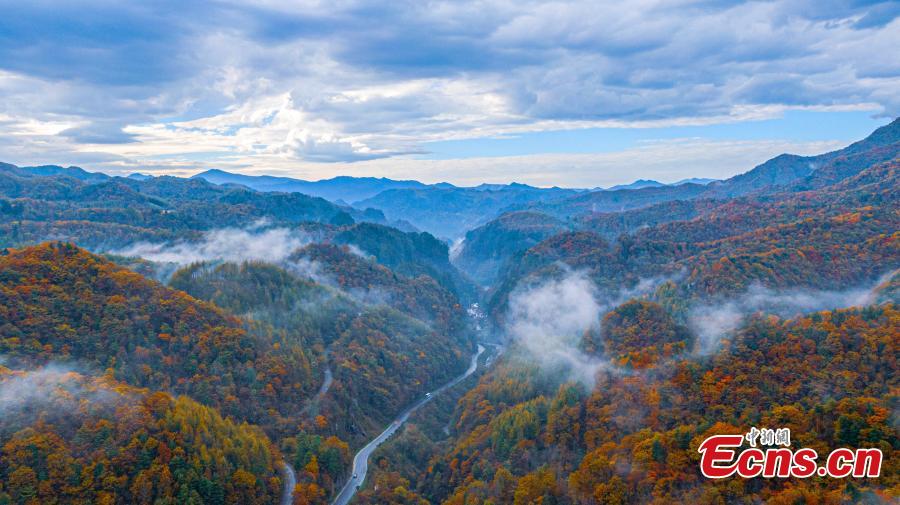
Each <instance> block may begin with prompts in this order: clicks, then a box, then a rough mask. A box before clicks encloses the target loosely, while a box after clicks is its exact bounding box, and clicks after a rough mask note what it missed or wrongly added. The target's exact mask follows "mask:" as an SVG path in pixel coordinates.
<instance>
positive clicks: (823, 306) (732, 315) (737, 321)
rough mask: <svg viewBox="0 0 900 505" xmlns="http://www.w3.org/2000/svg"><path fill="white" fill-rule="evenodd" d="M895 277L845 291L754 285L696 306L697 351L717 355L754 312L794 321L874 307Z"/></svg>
mask: <svg viewBox="0 0 900 505" xmlns="http://www.w3.org/2000/svg"><path fill="white" fill-rule="evenodd" d="M895 273H896V272H891V273H889V274H887V275H885V276H883V277H881V278H880V279H879V280H878V281H877V282H876V283H875V284H873V285H871V286H864V287H858V288H852V289H847V290H843V291H820V290H809V289H788V290H773V289H770V288H767V287H764V286H762V285H759V284H754V285H752V286H750V288H749V289H748V290H747V291H746V292H744V293H743V294H741V295H738V296H736V297H734V298H732V299H728V300H721V301H719V302H716V303H709V304H700V305H697V306H694V307H692V308H691V310H690V312H689V314H688V322H689V326H690V327H691V330H692V331H693V332H694V333H695V334H696V335H697V340H696V347H695V349H694V351H695V352H696V353H698V354H701V355H704V354H710V353H712V352H714V351H716V350H717V349H718V347H719V342H720V341H721V339H722V338H724V337H726V336H728V335H730V334H733V333H734V332H735V331H736V330H737V329H738V328H740V327H741V325H742V324H743V323H744V321H745V319H746V318H747V316H749V315H750V314H753V313H755V312H763V313H767V314H776V315H779V316H781V317H792V316H794V315H797V314H803V313H808V312H815V311H819V310H831V309H842V308H847V307H865V306H867V305H871V304H873V303H875V302H876V299H877V294H876V292H875V289H876V288H877V287H878V286H880V285H881V284H883V283H884V282H886V281H887V280H888V279H889V278H890V277H891V276H893V275H894V274H895Z"/></svg>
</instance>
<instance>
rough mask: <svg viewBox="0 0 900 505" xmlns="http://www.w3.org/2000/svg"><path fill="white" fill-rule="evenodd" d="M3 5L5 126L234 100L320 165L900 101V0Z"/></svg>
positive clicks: (92, 124) (890, 109)
mask: <svg viewBox="0 0 900 505" xmlns="http://www.w3.org/2000/svg"><path fill="white" fill-rule="evenodd" d="M0 12H2V13H3V14H2V16H0V93H2V96H4V100H3V101H2V103H0V128H2V129H3V130H2V131H0V133H4V132H5V133H16V134H17V135H21V134H22V132H21V131H16V130H15V128H17V127H21V124H23V122H28V121H29V120H34V121H43V122H48V121H49V122H52V121H67V122H70V123H72V126H70V127H68V128H63V129H61V130H59V132H57V135H59V136H60V137H59V138H63V139H65V140H66V141H67V142H69V143H71V145H72V146H77V145H81V144H107V145H114V144H123V143H124V144H131V143H135V142H144V141H146V139H145V138H142V137H140V136H139V135H137V134H135V133H133V131H131V130H129V126H131V125H142V124H144V125H145V124H150V123H165V124H169V126H170V127H171V123H172V121H173V118H192V119H198V118H209V117H215V116H218V115H220V114H226V115H227V114H232V115H233V116H234V117H233V122H232V124H230V125H225V126H222V125H219V126H217V128H219V129H218V130H215V133H216V134H219V135H221V134H227V135H238V134H239V133H240V132H241V128H242V127H246V126H248V125H249V126H250V127H252V128H254V130H253V131H252V135H253V136H259V137H260V139H257V138H255V137H254V138H246V139H241V140H240V141H239V140H235V141H234V142H233V144H234V145H238V144H241V146H240V149H243V152H250V151H254V150H256V149H264V148H263V147H257V146H264V147H265V149H268V151H267V152H278V153H281V154H283V155H286V156H293V157H296V158H299V159H306V160H314V161H334V160H340V161H351V160H366V159H372V158H378V157H384V156H392V155H395V154H397V153H405V152H410V151H417V150H420V148H419V145H420V144H421V143H422V142H426V141H428V140H435V138H436V137H438V136H440V135H441V134H444V135H446V136H473V135H476V136H477V135H490V134H496V133H497V132H501V133H502V132H504V131H507V130H509V129H510V128H519V127H522V126H523V125H524V126H527V125H528V124H537V123H539V122H541V121H545V120H552V121H558V122H566V121H603V120H617V121H623V122H633V121H647V120H673V121H676V120H691V119H697V118H701V119H702V118H711V117H722V116H729V117H731V116H734V115H735V112H734V111H735V110H736V108H743V109H742V110H747V109H748V108H749V109H752V108H754V107H771V106H776V107H779V106H780V107H783V108H790V107H810V106H813V107H814V106H858V105H860V104H877V105H879V106H881V107H882V108H883V114H885V115H897V114H900V98H898V97H897V94H896V82H897V80H898V79H900V61H897V59H896V58H890V57H889V55H891V54H893V53H895V52H896V47H897V46H898V45H900V21H898V19H897V18H898V15H900V4H898V3H897V2H894V1H885V2H863V1H849V0H797V1H788V2H770V3H764V2H736V1H712V0H710V1H697V2H672V3H667V2H646V1H643V0H623V1H622V2H617V3H601V2H594V1H587V0H586V1H572V2H552V3H551V2H539V1H522V2H506V1H500V0H482V1H477V2H459V1H444V2H442V1H438V2H419V1H412V0H409V1H406V0H404V1H397V2H375V1H371V0H349V1H345V0H334V1H332V2H325V1H316V0H307V1H303V2H265V1H264V2H253V3H252V4H251V3H249V2H239V1H224V0H223V1H206V2H202V1H191V0H188V1H185V0H181V1H175V0H160V1H157V2H141V3H137V2H113V1H107V0H88V1H78V2H66V1H61V0H60V1H46V0H37V1H28V2H21V1H10V0H0ZM420 81H427V82H425V83H424V84H421V85H419V84H416V85H412V84H410V83H417V82H420ZM373 89H374V91H373ZM279 95H286V96H290V97H291V98H292V100H291V107H293V109H292V110H291V111H288V112H291V114H285V116H286V117H287V116H289V119H282V121H280V122H279V121H275V122H273V123H272V124H277V125H280V128H281V129H280V130H278V131H277V132H275V133H271V132H270V133H269V134H267V135H264V133H265V132H264V131H263V130H264V129H265V128H270V124H269V123H264V122H261V121H259V120H258V118H256V115H254V113H253V112H252V111H249V110H247V111H246V113H243V114H239V115H234V114H233V111H235V110H243V109H245V108H247V104H250V103H255V102H254V101H255V100H259V99H261V98H264V97H271V96H279ZM268 113H269V114H278V111H277V110H272V111H269V112H268ZM9 117H11V118H16V119H15V120H9V119H8V118H9ZM738 119H740V117H738ZM285 123H291V124H290V125H286V124H285ZM17 125H19V126H17ZM542 127H543V126H542ZM211 131H212V130H211ZM223 132H225V133H223ZM298 132H302V134H301V133H298ZM248 135H250V134H248ZM279 135H280V138H276V137H278V136H279ZM297 139H302V140H297ZM216 148H217V149H221V148H222V146H216ZM3 154H4V153H3V152H0V156H2V155H3Z"/></svg>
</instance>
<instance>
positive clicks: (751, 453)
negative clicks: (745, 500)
mask: <svg viewBox="0 0 900 505" xmlns="http://www.w3.org/2000/svg"><path fill="white" fill-rule="evenodd" d="M784 430H785V431H787V430H786V429H784ZM768 431H769V432H772V433H774V431H773V430H768ZM779 431H780V430H779ZM783 433H784V432H782V436H781V437H779V438H778V439H777V440H778V442H777V444H778V445H785V446H790V432H789V431H787V436H786V437H785V436H783ZM760 435H762V436H760ZM757 438H759V440H760V444H761V445H769V446H771V447H756V439H757ZM745 440H746V441H749V442H750V443H749V445H750V447H748V448H746V449H744V450H742V451H741V450H740V448H741V446H742V445H743V443H744V441H745ZM775 445H776V438H775V437H772V436H770V433H767V432H766V430H757V429H756V428H754V429H753V430H751V431H750V432H749V433H747V434H746V435H713V436H711V437H709V438H707V439H706V440H704V441H703V443H701V444H700V447H699V449H698V451H699V452H700V454H701V458H700V472H701V473H703V476H704V477H707V478H710V479H724V478H727V477H731V476H732V475H735V474H737V475H738V476H739V477H743V478H745V479H752V478H754V477H764V478H767V479H770V478H774V477H778V478H782V479H783V478H788V477H799V478H801V479H802V478H806V477H811V476H813V475H820V476H823V477H824V476H826V475H827V476H829V477H834V478H838V479H840V478H844V477H851V476H852V477H856V478H861V477H878V476H880V475H881V463H882V461H883V455H882V453H881V450H880V449H847V448H840V449H835V450H833V451H831V453H830V454H828V457H827V458H825V463H824V464H823V465H822V466H818V464H817V463H816V462H817V460H818V458H819V455H818V454H817V453H816V451H815V450H814V449H810V448H801V449H797V450H793V449H791V448H790V447H776V446H775Z"/></svg>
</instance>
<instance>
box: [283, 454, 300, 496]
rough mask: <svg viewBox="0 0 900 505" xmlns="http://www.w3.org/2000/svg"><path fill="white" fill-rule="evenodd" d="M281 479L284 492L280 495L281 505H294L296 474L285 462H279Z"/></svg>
mask: <svg viewBox="0 0 900 505" xmlns="http://www.w3.org/2000/svg"><path fill="white" fill-rule="evenodd" d="M281 478H282V480H283V481H284V491H283V492H282V494H281V505H292V504H293V503H294V487H296V486H297V474H296V473H294V468H293V467H292V466H291V465H289V464H288V462H287V461H282V462H281Z"/></svg>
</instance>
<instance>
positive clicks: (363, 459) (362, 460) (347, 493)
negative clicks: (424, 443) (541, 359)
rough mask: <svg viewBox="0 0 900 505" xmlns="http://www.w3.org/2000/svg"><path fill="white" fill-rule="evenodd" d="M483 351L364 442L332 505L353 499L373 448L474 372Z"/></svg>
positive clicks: (361, 482) (362, 480)
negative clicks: (427, 404) (444, 382)
mask: <svg viewBox="0 0 900 505" xmlns="http://www.w3.org/2000/svg"><path fill="white" fill-rule="evenodd" d="M483 352H484V346H482V345H480V344H479V346H478V352H476V353H475V355H474V356H472V362H471V363H470V364H469V369H468V370H466V372H465V373H464V374H462V375H460V376H459V377H457V378H455V379H453V380H452V381H450V382H448V383H446V384H444V385H443V386H441V387H440V388H439V389H436V390H434V391H432V392H431V396H426V397H424V398H422V399H421V400H419V401H417V402H416V403H414V404H413V405H412V406H411V407H409V408H408V409H406V410H404V411H403V413H402V414H400V415H399V416H397V418H396V419H394V422H392V423H391V424H390V425H389V426H388V427H387V428H385V430H384V431H382V432H381V434H380V435H378V436H377V437H375V438H374V439H373V440H372V441H371V442H369V443H368V444H366V446H365V447H363V448H362V449H360V450H359V452H357V453H356V456H354V457H353V474H352V476H351V477H350V480H348V481H347V483H346V484H344V487H343V489H341V492H340V494H338V496H337V498H335V499H334V501H333V502H332V505H347V504H348V503H350V500H351V499H353V495H354V494H356V490H357V489H358V488H359V487H360V486H362V484H363V482H365V480H366V472H367V471H368V470H369V456H371V455H372V453H373V452H375V449H377V448H378V446H379V445H381V444H382V443H384V441H385V440H387V439H388V438H390V437H391V435H393V434H394V432H396V431H397V430H398V429H400V427H401V426H403V423H405V422H406V420H407V419H409V416H410V415H411V414H412V413H413V412H415V411H416V410H418V409H420V408H421V407H422V406H423V405H425V404H426V403H428V402H430V401H431V400H432V399H433V398H434V397H435V396H437V395H439V394H441V393H443V392H444V391H446V390H448V389H450V388H452V387H453V386H455V385H457V384H459V383H460V382H462V381H464V380H465V379H466V378H467V377H469V376H470V375H472V374H473V373H475V370H477V369H478V357H479V356H481V353H483Z"/></svg>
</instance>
